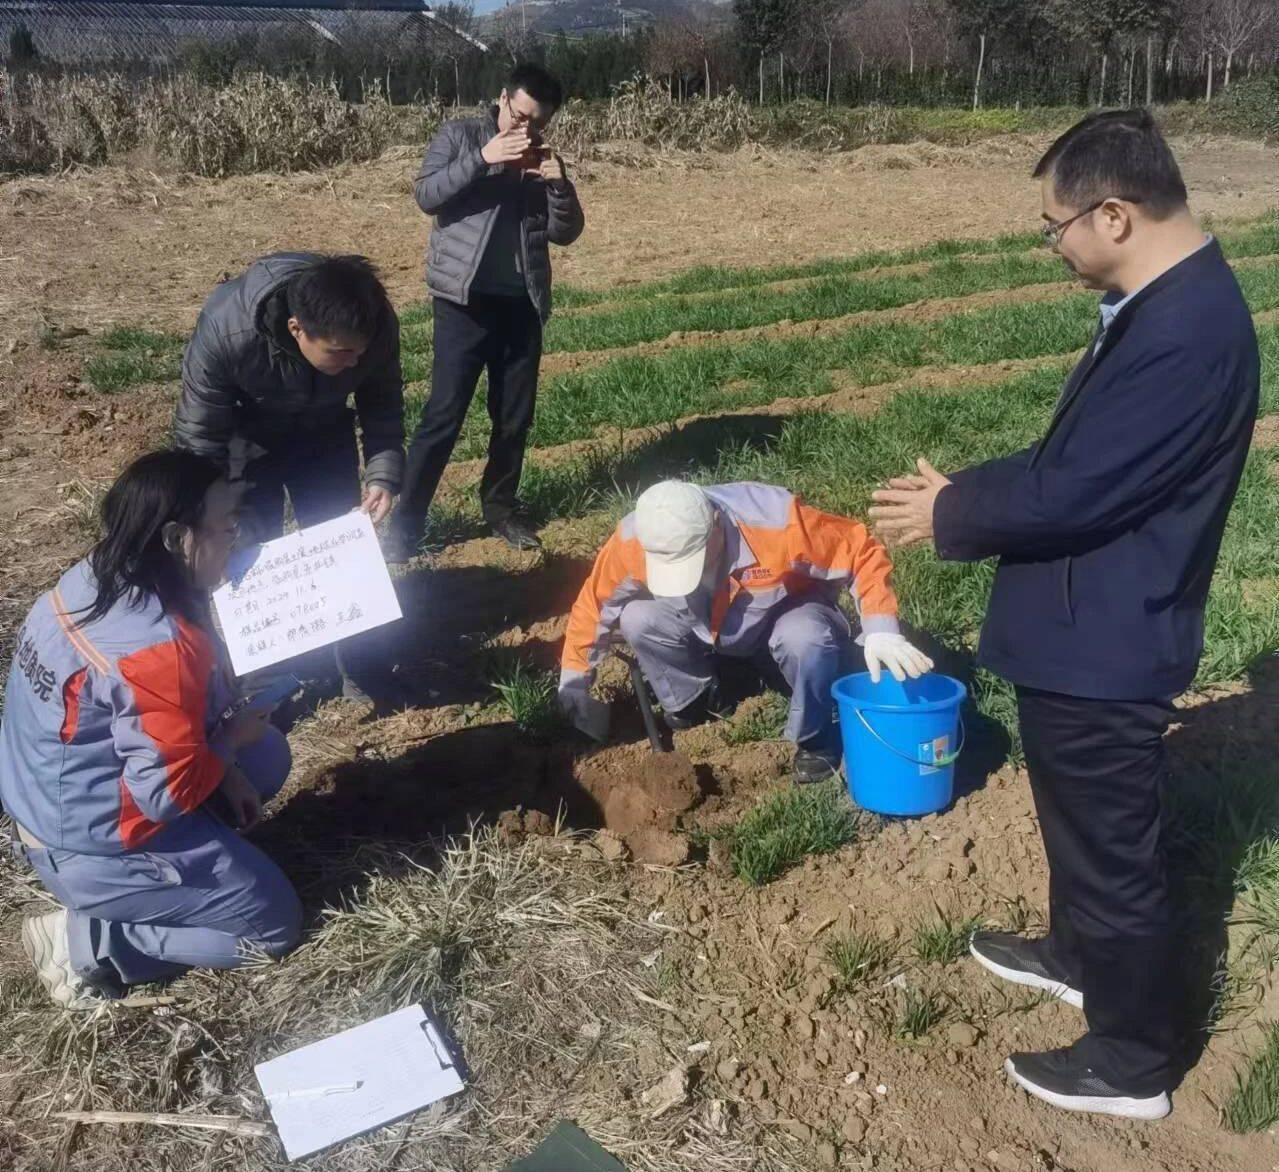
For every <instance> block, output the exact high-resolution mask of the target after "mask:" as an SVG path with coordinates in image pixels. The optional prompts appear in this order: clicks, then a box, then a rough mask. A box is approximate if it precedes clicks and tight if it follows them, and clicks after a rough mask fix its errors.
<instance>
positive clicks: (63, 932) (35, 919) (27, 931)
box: [22, 907, 106, 1009]
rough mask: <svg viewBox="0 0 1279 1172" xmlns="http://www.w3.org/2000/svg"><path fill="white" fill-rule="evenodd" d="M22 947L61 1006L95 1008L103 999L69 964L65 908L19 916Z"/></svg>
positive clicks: (47, 988) (51, 995) (41, 979)
mask: <svg viewBox="0 0 1279 1172" xmlns="http://www.w3.org/2000/svg"><path fill="white" fill-rule="evenodd" d="M22 947H23V950H24V951H25V952H26V954H27V956H28V958H29V959H30V961H31V963H32V964H33V965H35V969H36V976H37V977H39V978H40V984H42V985H43V986H44V987H45V989H46V990H47V991H48V994H49V996H50V997H52V998H53V1000H54V1001H56V1002H57V1003H58V1004H59V1005H61V1006H62V1007H63V1008H64V1009H95V1008H97V1006H99V1005H101V1004H102V1002H103V1001H104V1000H106V998H105V997H104V995H103V994H102V993H101V992H99V990H98V989H96V988H95V987H94V986H93V985H90V984H89V982H88V981H86V980H85V979H84V978H83V977H82V976H80V975H79V973H77V972H76V971H75V969H73V968H72V967H71V948H70V945H69V943H68V941H67V909H66V908H62V907H60V908H58V910H57V911H55V912H49V913H47V914H46V915H43V916H28V917H27V919H25V920H23V921H22Z"/></svg>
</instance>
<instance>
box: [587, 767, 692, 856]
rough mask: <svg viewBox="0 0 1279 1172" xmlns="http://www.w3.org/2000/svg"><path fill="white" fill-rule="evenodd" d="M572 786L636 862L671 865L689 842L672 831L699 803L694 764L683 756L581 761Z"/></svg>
mask: <svg viewBox="0 0 1279 1172" xmlns="http://www.w3.org/2000/svg"><path fill="white" fill-rule="evenodd" d="M576 776H577V782H578V784H579V785H581V786H582V788H583V789H585V790H586V791H587V793H589V794H590V795H591V796H592V797H593V798H594V799H595V801H596V802H597V803H598V804H599V805H600V807H601V808H602V809H603V811H604V825H605V827H606V828H607V829H608V830H610V831H612V833H613V834H615V835H617V836H618V837H619V838H621V839H622V841H623V842H625V843H626V845H627V847H628V848H629V849H630V852H631V854H632V855H633V856H634V858H635V859H637V860H638V861H640V862H644V863H660V864H664V865H666V866H676V865H678V864H680V863H683V862H685V861H686V860H687V858H688V855H689V842H688V838H687V836H686V835H683V834H679V833H676V831H677V829H678V827H679V826H680V824H681V819H682V816H683V815H684V814H686V813H688V811H690V810H692V809H693V807H695V806H696V805H697V804H698V803H699V802H700V801H701V800H702V786H701V783H700V781H699V779H698V776H697V770H696V768H695V767H694V766H693V763H692V762H691V761H690V760H689V759H688V758H687V757H686V756H685V755H684V754H683V753H662V754H655V753H647V752H642V753H639V754H638V755H637V754H635V753H628V754H625V755H621V754H601V755H599V756H597V757H593V758H591V759H590V760H589V761H585V762H583V763H582V765H581V766H580V768H579V769H578V771H577V775H576Z"/></svg>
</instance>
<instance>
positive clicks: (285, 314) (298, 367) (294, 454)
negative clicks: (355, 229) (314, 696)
mask: <svg viewBox="0 0 1279 1172" xmlns="http://www.w3.org/2000/svg"><path fill="white" fill-rule="evenodd" d="M348 399H354V403H355V409H354V411H352V409H351V408H350V407H348V406H347V401H348ZM357 422H358V424H359V433H360V444H359V445H357V443H356V424H357ZM174 434H175V440H176V443H177V446H178V447H180V448H185V449H187V450H188V451H192V452H197V453H199V454H200V455H203V456H209V457H211V458H212V459H214V460H216V461H217V462H218V463H219V464H220V465H221V466H222V467H223V468H224V469H226V470H227V472H228V474H230V475H232V476H243V478H244V479H245V480H247V481H248V482H249V485H250V488H249V490H248V492H247V493H246V494H245V497H244V501H243V506H242V510H241V527H242V531H243V533H244V536H245V538H246V539H248V540H251V541H269V540H270V539H271V538H273V537H278V536H279V535H280V533H281V532H282V530H283V524H284V495H285V493H286V491H287V493H288V496H289V502H290V504H291V505H292V506H293V514H294V516H295V517H296V518H297V521H298V524H299V525H301V526H303V527H305V526H308V525H317V524H319V523H320V522H321V521H328V520H331V519H332V518H334V517H337V516H340V515H341V514H343V513H345V512H347V511H349V510H351V509H354V508H357V507H360V508H363V509H364V511H365V512H366V513H368V514H369V515H370V516H371V517H372V518H373V520H374V522H377V521H381V520H382V519H383V518H384V517H385V516H386V515H387V514H388V513H389V512H390V511H391V503H392V500H393V498H394V496H395V493H396V492H397V491H398V490H399V487H400V480H401V477H402V475H403V470H404V378H403V375H402V374H401V371H400V323H399V319H398V318H397V317H396V315H395V310H394V309H393V308H392V307H391V303H390V300H389V298H388V297H387V295H386V290H385V289H384V288H383V287H382V283H381V281H379V280H378V277H377V273H376V272H375V271H374V269H373V266H372V265H371V264H370V263H369V262H368V261H367V260H365V259H364V258H363V257H359V256H336V257H326V256H319V255H315V254H313V253H301V252H279V253H275V254H274V255H272V256H266V257H263V258H262V259H261V260H259V261H257V262H256V263H254V264H253V265H251V266H250V267H249V269H248V270H247V271H246V272H245V273H244V274H243V275H241V276H239V277H236V278H235V279H234V280H230V281H226V282H224V283H223V284H221V285H219V286H218V287H217V288H216V289H215V290H214V291H213V293H212V294H211V295H210V296H209V299H208V301H206V302H205V305H204V309H203V311H202V312H201V313H200V317H199V320H198V321H197V322H196V327H195V333H194V334H193V335H192V337H191V341H190V342H189V343H188V344H187V349H186V354H185V355H184V356H183V359H182V394H181V398H180V399H179V401H178V408H177V417H176V420H175V424H174ZM360 447H363V455H364V477H363V485H362V486H361V478H360ZM336 658H337V665H338V668H339V670H340V671H341V674H342V679H343V694H344V695H345V696H347V697H348V698H349V699H355V700H365V699H369V698H371V699H374V700H383V701H385V700H387V699H388V698H393V697H394V696H395V689H394V687H393V686H392V680H391V677H390V675H389V668H388V667H387V666H386V664H385V662H384V660H383V658H382V656H381V655H380V654H379V653H378V651H377V641H376V640H375V639H372V638H368V637H357V638H356V639H353V640H348V641H346V642H343V643H340V644H338V645H337V648H336ZM388 688H389V689H390V691H389V693H388Z"/></svg>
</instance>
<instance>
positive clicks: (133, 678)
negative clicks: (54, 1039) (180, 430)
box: [0, 452, 301, 1009]
mask: <svg viewBox="0 0 1279 1172" xmlns="http://www.w3.org/2000/svg"><path fill="white" fill-rule="evenodd" d="M238 499H239V493H238V490H237V489H236V488H235V487H233V486H232V485H231V484H229V483H228V482H227V481H226V480H225V479H224V478H223V475H222V473H221V471H220V470H219V469H218V467H217V466H216V465H215V464H214V463H213V462H212V461H210V460H207V459H205V458H204V457H202V456H197V455H193V454H191V453H188V452H154V453H152V454H150V455H147V456H143V457H142V458H141V459H139V460H137V461H136V462H134V463H133V464H132V465H130V467H129V468H127V469H126V470H125V472H124V473H123V474H122V475H121V476H120V478H119V479H118V480H117V481H116V482H115V484H114V485H113V486H112V488H111V490H110V492H108V493H107V496H106V500H105V502H104V504H103V518H102V519H103V534H102V538H101V540H100V541H99V542H98V543H97V545H95V546H94V548H93V550H92V552H91V553H90V554H89V556H88V557H87V558H85V559H84V560H83V561H81V562H79V563H78V564H77V565H75V566H73V567H72V568H71V569H70V570H69V571H67V573H66V574H64V575H63V576H62V578H61V580H60V581H59V582H58V584H57V585H56V586H55V587H54V588H53V589H52V590H51V591H49V593H47V594H45V595H44V596H43V597H41V598H40V599H39V600H38V601H37V602H36V604H35V606H34V607H32V609H31V613H30V614H29V615H28V616H27V619H26V622H25V624H24V625H23V627H22V629H21V631H20V632H19V635H18V642H17V646H16V647H15V649H14V656H13V665H12V668H11V669H10V673H9V681H8V684H7V686H6V689H5V708H4V723H3V725H0V802H2V803H3V806H4V811H5V812H6V813H7V814H8V815H9V816H10V817H11V818H12V819H13V822H14V825H15V829H16V837H15V841H14V848H15V850H16V851H17V852H18V853H19V854H20V855H22V856H23V857H25V858H26V859H27V860H28V861H29V862H30V864H31V865H32V867H34V868H35V870H36V873H37V874H38V875H39V876H40V879H41V880H42V881H43V883H44V886H45V887H46V888H48V890H49V891H50V892H51V893H52V894H53V896H54V897H55V899H56V900H57V901H58V903H59V904H61V907H59V908H58V909H57V910H56V911H53V912H49V913H47V914H45V915H41V916H33V917H31V918H30V919H28V920H27V921H26V922H25V923H24V924H23V928H22V941H23V946H24V948H25V949H26V952H27V955H28V956H29V957H30V959H31V961H32V963H33V964H34V965H35V968H36V972H37V975H38V976H39V978H40V981H41V983H42V984H43V985H44V986H45V988H46V989H47V990H48V991H49V993H50V995H51V996H52V997H53V998H54V1000H55V1001H57V1002H58V1003H59V1004H61V1005H64V1006H66V1007H67V1008H72V1009H78V1008H87V1007H90V1006H92V1005H93V1004H95V1003H96V1002H97V1001H98V1000H100V999H101V998H102V997H104V996H107V997H109V996H113V995H118V994H119V993H120V992H121V991H122V989H123V988H124V986H127V985H131V984H136V983H138V982H142V981H154V980H157V979H160V978H164V977H169V976H172V975H174V974H176V973H179V972H181V971H183V970H184V969H186V968H189V967H193V966H200V967H208V968H234V967H235V966H236V965H238V964H240V963H242V962H243V961H244V960H245V959H246V958H247V957H249V956H252V955H257V954H259V953H267V954H269V955H274V956H278V955H281V954H283V953H285V952H287V951H288V950H289V949H291V948H292V947H293V946H294V945H295V944H296V943H297V940H298V936H299V932H300V924H301V907H300V904H299V902H298V898H297V895H296V893H295V892H294V890H293V887H292V885H291V884H290V883H289V881H288V879H286V878H285V876H284V874H283V873H282V872H281V871H280V869H279V868H278V867H277V866H276V865H275V864H274V863H273V862H271V860H270V859H268V858H267V857H266V855H264V854H263V853H262V852H261V851H260V850H258V849H257V848H256V847H254V846H252V845H251V844H250V843H248V842H246V841H245V840H244V839H243V838H241V837H240V833H239V831H242V830H246V829H248V828H249V827H250V826H252V825H253V824H254V823H255V822H257V820H258V818H259V817H260V816H261V812H262V803H263V801H265V800H266V799H268V798H270V797H272V796H274V795H275V794H276V793H277V792H278V791H279V789H280V787H281V786H282V785H283V784H284V782H285V779H286V778H287V777H288V774H289V769H290V766H291V764H292V760H291V757H290V755H289V747H288V742H287V741H286V740H285V739H284V737H283V736H281V735H280V733H279V732H277V731H276V730H275V729H274V728H273V727H272V726H271V725H270V724H268V723H267V717H268V715H269V712H270V710H269V708H264V707H252V706H242V707H240V708H239V709H238V710H236V711H234V713H233V714H232V709H233V708H234V706H235V705H236V703H237V700H238V695H237V692H236V689H235V687H234V681H233V679H232V678H231V676H230V674H229V673H228V672H227V671H226V670H225V668H224V667H223V664H222V661H221V657H220V655H219V652H218V642H217V637H216V635H215V634H214V632H213V629H212V625H211V622H210V615H209V601H208V596H209V591H210V590H212V589H213V587H215V586H216V585H217V584H218V583H219V582H220V581H221V580H222V578H223V575H224V573H225V570H226V563H227V558H228V556H229V554H230V552H231V548H232V545H233V543H234V541H235V535H236V524H237V522H236V510H237V506H238Z"/></svg>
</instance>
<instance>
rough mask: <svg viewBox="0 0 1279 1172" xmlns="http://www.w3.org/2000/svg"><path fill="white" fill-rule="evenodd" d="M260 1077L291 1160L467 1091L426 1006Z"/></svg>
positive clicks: (283, 1058)
mask: <svg viewBox="0 0 1279 1172" xmlns="http://www.w3.org/2000/svg"><path fill="white" fill-rule="evenodd" d="M254 1072H255V1073H256V1074H257V1076H258V1084H259V1085H260V1086H261V1088H262V1094H263V1096H264V1097H265V1098H266V1101H267V1105H268V1106H269V1107H270V1108H271V1118H272V1119H273V1120H274V1121H275V1126H276V1130H277V1131H278V1132H279V1133H280V1141H281V1142H282V1143H283V1144H284V1151H285V1154H286V1155H287V1156H288V1158H289V1159H290V1160H300V1159H301V1158H302V1157H303V1156H309V1155H311V1154H312V1153H313V1152H318V1151H320V1150H321V1149H322V1148H327V1147H329V1146H330V1145H332V1144H335V1143H339V1142H341V1141H342V1140H344V1139H350V1138H351V1137H352V1136H356V1135H362V1134H363V1133H364V1132H366V1131H372V1130H373V1129H374V1128H377V1127H382V1126H383V1125H384V1124H387V1123H393V1122H394V1121H395V1120H397V1119H401V1118H403V1117H404V1116H405V1115H409V1114H412V1113H413V1112H414V1111H420V1110H421V1109H422V1108H423V1107H429V1106H430V1105H431V1104H432V1103H435V1102H438V1101H439V1100H440V1099H443V1098H446V1097H447V1096H449V1095H455V1094H457V1092H458V1091H460V1090H462V1089H463V1087H464V1084H463V1082H462V1079H461V1076H460V1075H459V1073H458V1071H457V1070H456V1068H455V1067H454V1065H453V1059H452V1057H451V1055H450V1053H449V1050H448V1048H447V1047H446V1046H445V1044H444V1041H443V1039H442V1038H441V1037H440V1033H439V1030H438V1029H437V1028H436V1026H435V1024H434V1022H433V1021H432V1020H431V1018H430V1016H429V1015H428V1014H427V1012H426V1011H425V1010H424V1009H423V1008H422V1007H421V1006H420V1005H410V1006H408V1007H407V1008H406V1009H400V1010H397V1011H396V1012H395V1013H391V1014H388V1015H387V1016H386V1017H379V1018H377V1019H375V1020H374V1021H370V1022H366V1023H365V1024H364V1025H359V1026H355V1027H354V1028H353V1029H349V1030H344V1031H343V1032H342V1033H340V1034H335V1035H334V1036H333V1037H331V1038H325V1039H324V1041H322V1042H315V1043H314V1044H313V1045H310V1046H302V1047H300V1048H299V1049H297V1050H291V1051H289V1053H287V1054H281V1055H280V1056H279V1057H278V1058H272V1059H271V1060H270V1061H268V1062H261V1063H259V1064H258V1065H257V1066H255V1067H254Z"/></svg>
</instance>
